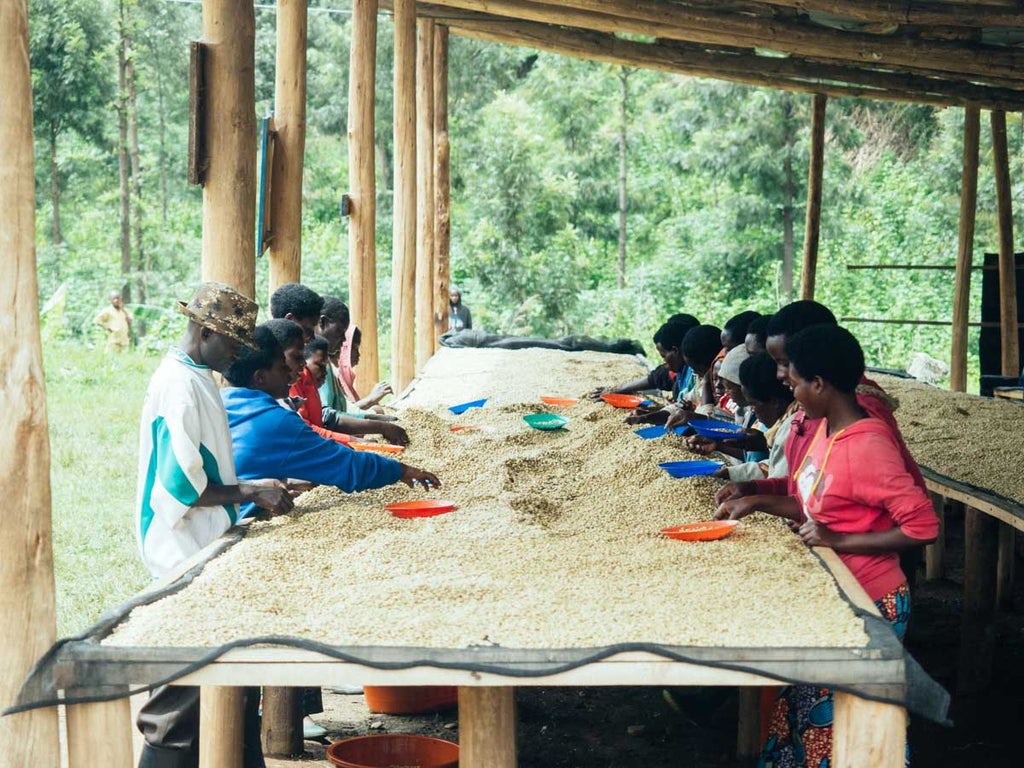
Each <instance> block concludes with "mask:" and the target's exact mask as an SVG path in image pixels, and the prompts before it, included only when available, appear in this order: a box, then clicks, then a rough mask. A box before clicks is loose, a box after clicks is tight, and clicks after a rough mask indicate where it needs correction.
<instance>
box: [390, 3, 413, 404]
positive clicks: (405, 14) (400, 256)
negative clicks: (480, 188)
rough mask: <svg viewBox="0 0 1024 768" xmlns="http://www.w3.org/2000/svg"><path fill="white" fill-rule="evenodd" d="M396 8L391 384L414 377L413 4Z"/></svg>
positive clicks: (397, 385) (398, 385)
mask: <svg viewBox="0 0 1024 768" xmlns="http://www.w3.org/2000/svg"><path fill="white" fill-rule="evenodd" d="M394 8H395V24H394V27H395V66H394V69H395V105H394V115H395V116H394V120H395V160H394V174H395V180H394V188H395V198H394V199H395V212H394V224H393V226H392V234H393V240H392V242H393V245H392V257H391V258H392V267H391V384H392V386H393V387H394V389H395V391H396V392H400V391H402V390H404V389H405V388H406V387H407V386H409V383H410V382H411V381H412V380H413V377H414V376H415V375H416V0H394Z"/></svg>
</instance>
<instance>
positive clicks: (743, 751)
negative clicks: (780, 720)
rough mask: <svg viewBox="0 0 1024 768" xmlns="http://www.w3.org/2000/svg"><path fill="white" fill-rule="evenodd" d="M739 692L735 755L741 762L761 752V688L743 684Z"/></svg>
mask: <svg viewBox="0 0 1024 768" xmlns="http://www.w3.org/2000/svg"><path fill="white" fill-rule="evenodd" d="M738 692H739V720H738V722H737V727H736V757H737V759H739V760H740V761H741V762H745V761H748V760H750V759H751V758H754V757H757V756H758V755H759V754H760V752H761V688H755V687H751V686H745V687H743V688H739V689H738Z"/></svg>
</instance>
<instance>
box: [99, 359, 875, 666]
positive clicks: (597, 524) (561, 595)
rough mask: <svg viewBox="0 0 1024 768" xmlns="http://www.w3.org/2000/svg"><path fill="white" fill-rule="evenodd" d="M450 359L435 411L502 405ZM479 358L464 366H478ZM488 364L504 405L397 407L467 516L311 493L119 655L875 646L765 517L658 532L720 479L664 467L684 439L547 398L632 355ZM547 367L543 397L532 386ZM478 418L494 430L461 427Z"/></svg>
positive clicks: (613, 376) (376, 498) (167, 606)
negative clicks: (251, 647)
mask: <svg viewBox="0 0 1024 768" xmlns="http://www.w3.org/2000/svg"><path fill="white" fill-rule="evenodd" d="M448 352H450V350H442V352H441V353H439V355H438V356H437V358H435V360H434V361H433V362H432V364H431V365H432V371H433V375H434V376H435V381H436V382H437V383H435V384H433V385H432V387H434V388H435V389H434V391H435V393H437V394H436V396H435V402H437V401H438V400H441V401H442V402H443V403H444V404H446V405H447V404H451V403H453V402H461V401H462V400H469V399H472V398H473V397H474V396H476V395H477V394H479V395H480V396H485V395H488V394H491V395H493V394H494V393H493V392H491V393H486V392H479V393H478V392H471V393H465V392H463V391H462V384H463V378H462V375H461V373H460V370H459V366H458V365H454V366H446V365H444V364H445V363H448V362H450V361H452V360H454V359H455V358H453V357H451V356H449V355H447V354H446V353H448ZM460 352H461V351H460ZM480 352H481V350H473V351H472V354H459V355H458V360H459V361H460V362H461V361H468V362H469V363H471V364H474V365H477V366H479V365H480V363H479V360H477V358H476V356H477V355H479V354H480ZM488 352H489V350H488ZM488 357H489V358H490V359H489V361H488V365H491V366H493V367H494V368H495V369H496V370H494V372H493V376H494V377H495V378H496V380H499V381H501V382H502V391H501V394H500V397H494V401H496V402H493V403H492V402H491V401H489V402H488V405H487V406H486V407H484V408H481V409H473V410H470V411H468V412H466V413H465V414H463V415H462V416H453V415H452V414H451V413H449V412H448V411H447V410H446V409H444V408H442V407H437V406H435V407H433V408H431V409H424V408H422V407H417V408H411V407H410V408H406V409H405V410H404V412H403V414H402V419H403V423H404V424H406V425H407V427H408V430H409V433H410V436H411V438H412V444H411V445H410V446H409V448H408V449H407V450H406V451H405V453H404V454H403V455H402V459H403V460H404V461H407V462H409V463H411V464H415V465H418V466H422V467H427V468H429V469H431V470H434V471H436V472H437V474H438V475H439V476H440V477H441V478H442V480H443V482H444V487H443V488H441V489H440V491H438V492H437V493H436V494H431V496H432V497H434V498H446V499H451V500H453V501H455V502H456V503H457V504H458V505H459V509H457V510H456V511H454V512H451V513H449V514H446V515H441V516H439V517H433V518H427V519H418V520H400V519H398V518H395V517H392V516H391V515H390V514H388V513H387V512H386V511H385V510H384V508H383V507H384V505H385V504H388V503H391V502H396V501H404V500H408V499H411V498H418V497H422V496H423V495H424V494H423V492H422V491H420V490H417V491H411V490H409V489H407V488H406V487H405V486H402V485H399V486H391V487H389V488H385V489H381V490H378V491H371V492H366V493H361V494H355V495H351V496H347V495H346V494H344V493H342V492H340V491H338V490H337V489H334V488H326V487H321V488H317V489H316V490H314V491H311V492H309V493H307V494H305V495H304V496H302V497H301V498H300V499H299V502H300V503H299V504H298V506H297V507H296V510H295V511H294V512H293V513H291V514H289V515H286V516H283V517H278V518H275V519H273V520H270V521H268V522H265V523H259V524H256V525H254V526H253V527H252V530H251V531H250V533H249V535H248V536H247V537H246V538H245V539H244V540H242V541H241V542H240V543H239V544H237V545H235V546H234V547H232V548H231V549H229V550H228V551H227V552H225V553H224V554H222V555H221V556H219V557H217V558H216V559H214V560H213V561H211V562H210V563H209V564H207V566H206V567H205V569H204V571H203V573H202V574H201V575H200V576H199V577H198V578H196V579H195V580H194V581H193V582H192V584H190V585H189V586H188V587H186V588H185V589H183V590H181V591H179V592H177V593H175V594H174V595H171V596H169V597H167V598H164V599H162V600H160V601H158V602H156V603H153V604H151V605H148V606H143V607H140V608H136V609H135V610H134V611H133V612H132V614H131V616H130V617H129V619H128V620H127V621H126V622H125V623H123V624H122V625H121V626H120V627H119V628H118V629H117V630H116V631H115V632H114V634H113V635H112V636H111V637H109V638H108V639H107V640H106V641H105V642H106V643H107V644H111V645H122V646H125V645H129V646H165V645H172V646H213V645H220V644H222V643H226V642H229V641H232V640H237V639H243V638H247V637H255V636H259V635H272V634H276V635H292V636H296V637H302V638H307V639H312V640H317V641H321V642H325V643H330V644H333V645H337V646H366V645H378V646H384V645H387V646H421V647H423V646H426V647H434V648H464V647H467V646H470V645H479V644H491V643H495V644H498V645H502V646H505V647H510V648H581V647H595V646H598V647H599V646H605V645H610V644H613V643H624V642H648V643H658V644H663V645H677V646H732V647H744V646H746V647H755V646H756V647H766V646H773V647H863V646H864V645H866V643H867V637H866V635H865V633H864V631H863V624H862V621H861V620H860V619H858V618H857V617H856V616H855V615H854V613H853V612H852V610H851V609H850V607H849V606H848V604H847V603H846V602H845V601H844V600H843V599H842V598H841V596H840V594H839V592H838V590H837V588H836V586H835V583H834V581H833V579H832V577H831V576H830V575H829V574H828V572H827V571H826V570H825V569H824V568H823V567H822V565H821V564H820V562H819V561H818V560H817V558H815V557H814V555H813V554H812V553H811V552H810V551H809V550H808V549H807V548H806V547H804V545H803V544H802V543H801V542H800V541H799V539H798V538H797V537H795V536H793V535H792V533H790V532H789V531H788V530H787V529H786V528H785V527H784V526H783V525H782V524H781V523H780V522H779V521H777V520H775V519H772V518H767V517H761V516H753V517H751V518H748V519H746V520H745V521H743V522H742V523H741V524H740V526H739V528H738V529H737V530H736V531H735V532H734V533H733V534H732V535H731V536H730V537H728V538H726V539H723V540H721V541H717V542H693V543H690V542H679V541H671V540H668V539H666V538H664V537H662V536H661V535H660V534H659V531H660V529H661V528H664V527H667V526H670V525H677V524H681V523H688V522H700V521H705V520H708V519H710V518H711V516H712V515H713V512H714V508H715V505H714V492H715V490H716V488H717V487H718V485H719V482H718V481H717V480H712V479H710V478H693V479H684V480H674V479H671V478H669V477H668V476H667V475H666V474H665V473H664V472H662V471H661V470H660V469H659V468H658V466H657V465H658V462H660V461H666V460H678V459H687V458H698V457H697V456H695V455H693V454H690V453H688V452H687V451H686V450H685V448H684V446H683V442H682V438H680V437H678V436H675V435H669V436H667V437H664V438H661V439H658V440H651V441H644V440H641V439H640V438H639V437H637V436H636V435H634V434H633V432H632V429H631V428H630V427H628V426H626V425H624V424H623V423H622V419H623V417H624V415H625V412H624V411H622V410H617V409H613V408H611V407H609V406H607V405H605V404H604V403H593V402H590V401H586V400H582V401H580V403H579V404H577V405H575V406H571V407H567V408H547V407H545V406H542V405H541V403H540V402H539V401H538V396H539V395H541V394H553V395H563V396H564V395H578V394H581V393H582V392H583V391H585V390H587V389H589V388H591V387H592V386H594V385H596V384H598V383H601V382H607V381H615V380H628V379H630V378H635V377H637V375H638V374H641V375H642V371H641V370H640V369H639V367H638V366H637V365H636V364H635V362H629V360H630V359H629V358H625V360H626V361H627V362H626V364H625V365H624V364H623V362H622V361H623V358H621V357H620V358H617V359H614V358H613V360H612V361H611V365H610V366H609V365H608V362H607V358H608V357H609V356H607V355H594V354H592V353H581V354H572V355H566V354H565V353H558V352H548V351H537V350H529V351H516V352H501V354H500V355H489V356H488ZM499 357H500V361H499ZM446 358H447V359H446ZM438 360H440V362H438ZM604 367H610V368H611V369H612V370H611V372H610V373H609V372H607V371H606V372H605V373H604V374H603V375H601V369H602V368H604ZM538 369H540V370H542V371H543V374H544V376H543V384H542V385H537V384H536V383H535V382H531V383H529V384H527V383H526V379H527V378H528V377H531V376H533V377H535V376H536V371H537V370H538ZM446 370H447V375H442V374H443V373H444V372H445V371H446ZM441 381H446V382H447V387H446V388H442V387H440V385H439V383H440V382H441ZM517 382H519V383H520V387H519V388H518V389H517V388H516V383H517ZM442 389H443V390H444V393H445V396H444V397H443V398H442V397H441V396H440V392H441V390H442ZM452 393H456V394H457V395H459V396H453V394H452ZM461 395H465V397H462V396H461ZM417 402H418V403H419V404H420V405H422V401H420V400H417ZM546 410H550V411H552V412H557V413H560V414H563V415H565V416H568V417H569V418H570V419H571V421H570V423H569V425H568V428H566V429H564V430H558V431H553V432H541V431H536V430H532V429H530V428H529V427H528V426H527V425H526V424H525V423H524V422H523V420H522V416H523V415H524V414H526V413H536V412H541V411H546ZM465 424H472V425H477V426H480V427H483V429H481V430H478V431H461V432H455V433H453V432H451V431H450V430H451V427H452V426H454V425H465Z"/></svg>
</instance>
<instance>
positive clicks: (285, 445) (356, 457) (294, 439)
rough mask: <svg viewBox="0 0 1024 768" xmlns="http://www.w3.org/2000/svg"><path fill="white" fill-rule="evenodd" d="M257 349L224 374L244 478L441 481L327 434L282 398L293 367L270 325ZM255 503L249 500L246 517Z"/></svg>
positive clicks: (367, 485)
mask: <svg viewBox="0 0 1024 768" xmlns="http://www.w3.org/2000/svg"><path fill="white" fill-rule="evenodd" d="M255 341H256V349H251V350H247V351H246V352H244V353H243V354H242V355H241V356H240V357H239V358H238V359H237V360H236V361H235V362H234V364H233V365H232V366H231V367H230V368H229V369H228V370H227V372H226V373H225V374H224V377H225V378H226V379H227V380H228V382H229V383H230V384H231V385H232V386H230V387H226V388H224V389H222V390H221V392H220V394H221V399H222V400H223V401H224V408H225V410H226V411H227V414H228V426H229V427H230V429H231V448H232V453H233V454H234V459H235V471H236V472H237V474H238V477H239V478H250V477H252V478H262V477H270V478H277V479H281V480H285V479H288V480H292V481H295V480H299V481H305V482H307V483H315V484H317V485H333V486H336V487H338V488H340V489H341V490H343V491H345V492H346V493H353V492H355V491H365V490H369V489H371V488H382V487H384V486H386V485H391V484H392V483H397V482H399V481H401V482H403V483H405V484H406V485H408V486H409V487H410V488H411V487H413V486H414V485H415V484H416V483H422V485H423V486H424V488H428V489H429V488H436V487H439V486H440V485H441V482H440V481H439V480H438V479H437V477H436V476H435V475H434V474H432V473H430V472H426V471H424V470H422V469H417V468H416V467H412V466H409V465H408V464H403V463H401V462H398V461H395V460H394V459H389V458H386V457H383V456H378V455H376V454H373V453H369V452H356V451H353V450H352V449H350V448H348V447H346V446H344V445H342V444H339V443H336V442H335V441H333V440H326V439H324V438H323V437H321V436H320V435H318V434H317V433H316V432H314V431H313V430H312V429H310V428H309V425H308V424H306V422H304V421H303V420H302V417H301V416H299V415H298V414H297V413H295V412H294V411H290V410H288V409H286V408H283V407H282V406H281V405H280V404H279V403H278V402H277V399H278V398H282V397H287V396H288V387H289V383H288V382H289V379H290V370H289V368H288V364H287V363H286V362H285V359H284V352H283V350H282V349H281V346H280V344H279V343H278V342H277V339H276V337H275V336H274V334H273V332H272V331H271V330H270V329H269V328H267V327H266V325H265V324H264V325H260V326H257V328H256V331H255ZM254 509H255V507H254V506H253V505H247V506H246V507H243V508H242V510H241V515H240V517H245V516H247V515H249V514H251V513H252V511H253V510H254Z"/></svg>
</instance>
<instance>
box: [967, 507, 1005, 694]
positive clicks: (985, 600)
mask: <svg viewBox="0 0 1024 768" xmlns="http://www.w3.org/2000/svg"><path fill="white" fill-rule="evenodd" d="M998 558H999V521H998V520H996V519H995V518H994V517H991V516H989V515H986V514H985V513H984V512H980V511H978V510H977V509H972V508H970V507H967V508H966V509H965V510H964V615H963V623H962V625H961V627H960V663H959V666H958V668H957V690H958V691H959V692H960V693H974V692H977V691H982V690H984V689H985V688H986V687H987V686H988V684H989V682H990V681H991V679H992V655H993V652H994V650H995V626H994V624H993V621H994V619H995V612H996V567H997V561H998Z"/></svg>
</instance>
